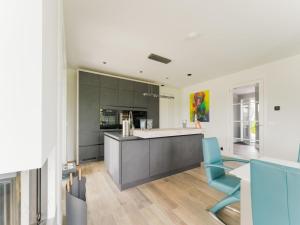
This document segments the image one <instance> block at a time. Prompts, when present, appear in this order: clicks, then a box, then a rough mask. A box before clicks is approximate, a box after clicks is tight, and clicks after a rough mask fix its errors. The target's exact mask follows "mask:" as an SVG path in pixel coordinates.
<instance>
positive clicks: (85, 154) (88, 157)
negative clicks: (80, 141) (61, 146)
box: [79, 145, 101, 162]
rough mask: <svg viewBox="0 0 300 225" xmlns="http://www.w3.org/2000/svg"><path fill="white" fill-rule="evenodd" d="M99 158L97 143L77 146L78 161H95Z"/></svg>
mask: <svg viewBox="0 0 300 225" xmlns="http://www.w3.org/2000/svg"><path fill="white" fill-rule="evenodd" d="M100 158H101V156H100V149H99V145H93V146H85V147H79V161H80V162H89V161H97V160H99V159H100Z"/></svg>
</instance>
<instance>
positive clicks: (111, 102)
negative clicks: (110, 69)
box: [98, 75, 119, 106]
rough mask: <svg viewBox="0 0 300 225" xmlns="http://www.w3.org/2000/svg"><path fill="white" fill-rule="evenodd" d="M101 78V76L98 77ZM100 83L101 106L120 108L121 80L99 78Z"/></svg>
mask: <svg viewBox="0 0 300 225" xmlns="http://www.w3.org/2000/svg"><path fill="white" fill-rule="evenodd" d="M98 76H99V75H98ZM99 77H101V82H100V87H101V90H100V102H101V106H118V86H119V84H118V83H119V81H118V80H119V79H117V78H114V77H107V76H99Z"/></svg>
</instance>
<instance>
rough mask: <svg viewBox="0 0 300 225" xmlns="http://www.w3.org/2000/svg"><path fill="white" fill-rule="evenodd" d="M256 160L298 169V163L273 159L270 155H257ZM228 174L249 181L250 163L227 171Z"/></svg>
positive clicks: (299, 166)
mask: <svg viewBox="0 0 300 225" xmlns="http://www.w3.org/2000/svg"><path fill="white" fill-rule="evenodd" d="M258 160H262V161H266V162H270V163H275V164H279V165H283V166H288V167H293V168H298V169H300V163H297V162H294V161H288V160H281V159H275V158H270V157H259V158H258ZM229 173H230V174H232V175H234V176H237V177H239V178H241V179H242V180H245V181H248V182H250V164H249V163H247V164H245V165H243V166H240V167H238V168H236V169H233V170H231V171H230V172H229Z"/></svg>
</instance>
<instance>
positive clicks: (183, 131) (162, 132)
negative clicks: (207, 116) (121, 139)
mask: <svg viewBox="0 0 300 225" xmlns="http://www.w3.org/2000/svg"><path fill="white" fill-rule="evenodd" d="M202 133H203V131H202V130H201V129H197V128H169V129H151V130H140V129H135V130H134V131H133V135H134V136H136V137H140V138H158V137H173V136H181V135H193V134H202Z"/></svg>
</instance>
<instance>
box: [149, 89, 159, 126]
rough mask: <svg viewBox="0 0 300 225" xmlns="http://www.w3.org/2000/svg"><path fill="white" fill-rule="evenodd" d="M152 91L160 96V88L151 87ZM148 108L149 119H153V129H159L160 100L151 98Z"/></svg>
mask: <svg viewBox="0 0 300 225" xmlns="http://www.w3.org/2000/svg"><path fill="white" fill-rule="evenodd" d="M151 91H152V93H154V94H156V95H159V86H155V85H151ZM147 108H148V115H147V117H148V118H149V119H153V128H159V98H154V97H149V99H148V106H147Z"/></svg>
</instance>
